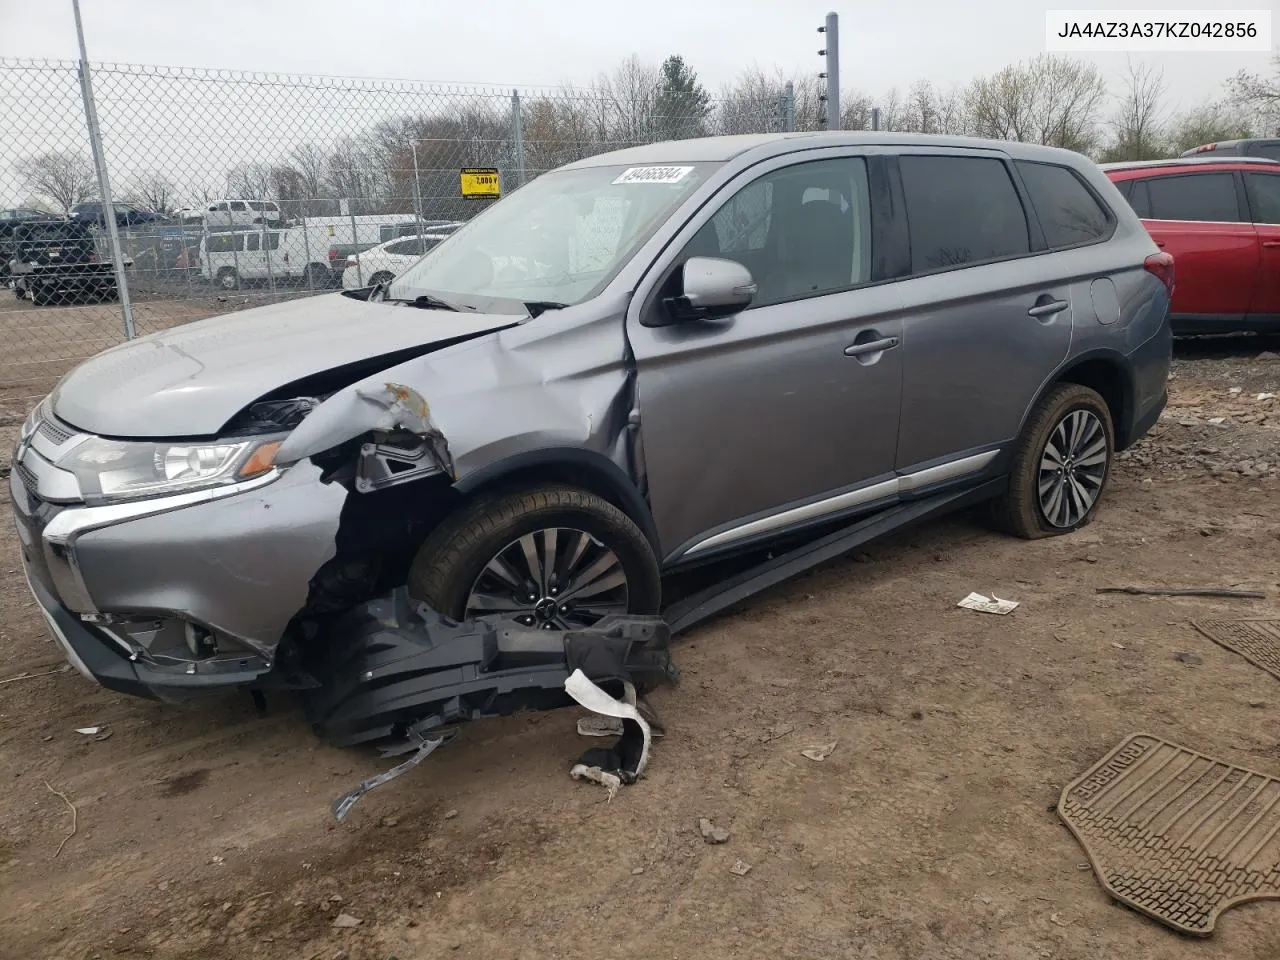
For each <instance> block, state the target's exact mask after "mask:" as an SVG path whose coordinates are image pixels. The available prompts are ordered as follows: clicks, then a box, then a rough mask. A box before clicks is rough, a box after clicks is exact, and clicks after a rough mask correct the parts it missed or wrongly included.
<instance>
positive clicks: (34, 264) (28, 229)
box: [9, 219, 117, 307]
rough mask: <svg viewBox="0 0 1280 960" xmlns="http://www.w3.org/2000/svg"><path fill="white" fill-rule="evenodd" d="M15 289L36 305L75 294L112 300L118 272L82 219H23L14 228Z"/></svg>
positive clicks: (11, 266)
mask: <svg viewBox="0 0 1280 960" xmlns="http://www.w3.org/2000/svg"><path fill="white" fill-rule="evenodd" d="M9 272H10V273H12V274H13V292H14V295H15V296H16V297H17V298H18V299H19V300H24V299H26V298H27V297H28V296H30V297H31V302H32V303H33V304H35V305H36V306H37V307H43V306H46V305H48V304H65V303H71V302H73V301H75V300H76V299H83V298H89V297H93V298H97V299H99V300H108V299H110V300H114V299H115V297H116V293H117V291H116V276H115V272H114V267H113V265H112V264H111V262H110V261H109V260H106V261H104V260H102V259H100V258H99V257H98V253H97V247H96V244H95V242H94V239H93V235H92V234H90V233H89V228H88V226H87V225H86V224H85V223H84V221H82V220H75V219H62V220H53V219H45V220H24V221H23V222H21V223H19V224H18V225H17V226H16V227H15V228H14V231H13V257H12V259H11V260H10V262H9Z"/></svg>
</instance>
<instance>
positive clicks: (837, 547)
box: [662, 477, 1006, 634]
mask: <svg viewBox="0 0 1280 960" xmlns="http://www.w3.org/2000/svg"><path fill="white" fill-rule="evenodd" d="M1005 483H1006V480H1005V479H1004V478H1003V477H1000V478H996V479H994V480H988V481H987V482H986V483H983V484H981V485H979V486H977V487H971V488H968V489H966V490H960V491H953V492H947V493H939V494H935V495H933V496H932V497H926V498H925V499H923V500H915V501H912V502H909V503H904V504H900V505H898V506H896V507H890V508H889V509H888V510H884V511H882V512H880V513H877V514H875V515H874V516H871V517H867V518H865V519H863V520H859V521H857V522H856V523H853V524H851V525H850V526H847V527H844V528H842V529H840V530H836V531H834V532H833V533H829V534H827V535H826V536H824V537H819V538H818V539H817V540H812V541H810V542H808V543H806V544H804V545H802V546H799V547H796V548H795V549H794V550H789V551H788V552H786V553H784V554H781V555H780V556H776V557H774V558H773V559H772V560H767V561H765V562H764V563H762V564H759V565H758V566H755V567H752V568H750V569H748V570H744V571H742V572H741V573H739V574H737V575H735V576H732V577H729V578H728V579H727V580H722V581H721V582H719V583H716V584H714V585H712V586H710V587H707V588H705V589H703V590H699V591H698V592H697V593H693V594H690V595H689V596H687V597H684V598H683V599H681V600H678V601H676V602H675V603H673V604H671V606H669V607H667V608H666V609H665V610H663V612H662V614H663V617H665V619H666V621H667V623H668V624H669V625H670V627H671V632H672V633H673V634H676V633H681V632H683V631H685V630H688V629H690V628H691V627H693V626H695V625H697V624H699V623H701V622H702V621H704V620H707V619H709V618H710V617H713V616H715V615H716V614H717V613H720V612H721V611H723V610H725V609H727V608H728V607H731V606H733V605H734V604H736V603H739V602H741V601H742V600H745V599H747V598H748V597H751V596H754V595H755V594H757V593H760V592H761V591H762V590H767V589H769V587H773V586H776V585H777V584H779V583H782V582H784V581H786V580H790V579H791V578H792V577H795V576H798V575H799V574H802V573H804V572H805V571H806V570H812V569H813V568H814V567H816V566H819V565H820V564H823V563H826V562H827V561H828V560H834V559H835V558H836V557H839V556H842V555H844V554H846V553H849V552H850V551H852V550H856V549H857V548H858V547H860V546H862V545H863V544H865V543H868V542H870V541H871V540H875V539H878V538H879V537H882V536H884V535H885V534H887V533H891V532H893V531H894V530H898V529H901V528H903V527H906V526H909V525H911V524H914V523H919V522H920V521H922V520H928V519H930V518H932V517H935V516H938V515H939V514H944V513H950V512H952V511H954V510H958V509H960V508H961V507H966V506H969V505H970V504H973V503H978V502H980V501H982V500H987V499H990V498H991V497H993V496H995V495H997V494H999V492H1000V490H1001V489H1002V487H1003V485H1004V484H1005Z"/></svg>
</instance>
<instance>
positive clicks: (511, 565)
mask: <svg viewBox="0 0 1280 960" xmlns="http://www.w3.org/2000/svg"><path fill="white" fill-rule="evenodd" d="M408 587H409V595H410V596H411V597H413V598H414V599H416V600H421V601H424V602H426V603H429V604H430V605H431V606H433V607H434V608H435V609H436V610H438V611H439V612H441V613H443V614H444V615H445V616H448V617H451V618H453V619H455V620H462V619H465V618H467V617H478V616H483V615H486V614H495V613H496V614H499V615H502V616H508V617H513V618H515V619H516V620H518V621H519V622H520V623H523V624H525V625H526V626H530V627H539V628H542V629H546V630H565V629H571V628H574V627H582V626H589V625H591V624H593V623H595V622H596V621H597V620H599V619H601V618H602V617H605V616H607V615H609V614H611V613H619V614H621V613H632V614H653V613H657V612H658V609H659V607H660V605H661V599H662V589H661V581H660V578H659V573H658V561H657V558H656V557H655V556H654V553H653V550H652V548H651V547H650V546H649V541H648V540H647V539H645V536H644V534H643V533H641V532H640V529H639V528H638V527H637V526H636V525H635V523H634V522H632V520H631V518H629V517H628V516H627V515H626V514H625V513H623V512H622V511H621V510H619V509H618V508H617V507H615V506H614V505H613V504H611V503H609V502H608V501H607V500H604V499H603V498H601V497H598V496H596V495H595V494H593V493H588V492H587V491H585V490H579V489H576V488H573V487H565V486H548V487H541V488H538V489H535V490H531V491H528V492H524V493H510V494H504V495H500V496H495V497H488V498H483V499H480V500H478V501H477V502H475V503H474V504H473V505H472V506H471V507H470V508H468V509H464V510H462V511H460V512H459V513H457V514H455V515H453V516H451V517H448V518H446V519H445V520H444V521H443V522H442V523H441V524H440V525H439V526H438V527H437V528H436V529H435V530H434V531H433V532H432V533H431V535H430V536H429V537H428V538H427V540H426V542H425V543H424V544H423V545H422V547H421V548H420V549H419V551H418V554H417V556H416V557H415V558H414V560H413V564H412V566H411V567H410V570H409V577H408Z"/></svg>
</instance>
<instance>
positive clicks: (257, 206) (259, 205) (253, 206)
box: [245, 200, 264, 210]
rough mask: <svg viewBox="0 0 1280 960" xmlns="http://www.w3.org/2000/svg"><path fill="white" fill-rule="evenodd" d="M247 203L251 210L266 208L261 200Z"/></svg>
mask: <svg viewBox="0 0 1280 960" xmlns="http://www.w3.org/2000/svg"><path fill="white" fill-rule="evenodd" d="M245 203H246V204H247V205H248V207H249V209H250V210H261V209H262V208H263V206H264V204H263V203H262V201H260V200H246V201H245Z"/></svg>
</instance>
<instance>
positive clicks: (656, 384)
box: [627, 149, 902, 563]
mask: <svg viewBox="0 0 1280 960" xmlns="http://www.w3.org/2000/svg"><path fill="white" fill-rule="evenodd" d="M805 156H806V157H815V159H812V160H806V161H805V162H803V163H796V162H795V157H794V156H792V157H785V158H778V159H775V160H773V161H768V162H766V163H765V164H761V165H759V166H756V167H754V168H752V171H751V172H749V173H744V174H743V175H741V176H740V177H739V178H737V179H736V180H734V181H731V182H730V183H729V184H728V185H727V186H726V187H725V188H724V190H723V192H722V194H721V195H720V197H719V198H718V201H712V203H710V204H708V205H706V206H705V207H704V208H703V211H701V212H700V213H699V214H698V215H697V216H695V218H694V219H693V220H691V221H690V223H689V224H688V225H686V227H685V229H684V230H683V231H682V233H681V234H680V235H679V236H678V237H677V242H676V244H673V245H672V248H671V249H674V250H678V251H679V252H678V253H676V254H668V255H667V256H668V257H669V259H668V260H667V261H666V262H663V261H660V262H659V263H658V264H655V268H654V270H653V271H651V272H650V277H651V278H654V279H653V280H652V282H653V287H652V289H650V290H649V291H648V292H646V291H645V290H644V288H643V286H642V288H641V289H640V290H639V291H637V297H636V301H635V302H637V303H640V304H642V306H640V308H639V310H638V311H632V312H631V313H630V314H629V316H628V326H627V333H628V337H629V339H630V341H631V346H632V350H633V352H634V355H635V362H636V368H637V378H638V394H639V410H640V419H641V428H640V431H641V433H640V437H641V445H642V448H643V459H644V469H645V474H646V477H647V482H648V495H649V501H650V505H651V508H652V510H653V515H654V520H655V523H656V526H657V529H658V535H659V539H660V541H661V547H662V551H663V553H664V554H665V555H666V560H667V562H671V563H674V562H678V561H681V560H684V559H692V558H702V557H705V556H710V555H712V554H716V553H721V552H723V551H729V550H732V549H735V548H739V547H742V546H746V545H748V544H751V543H756V542H760V541H762V540H767V539H768V538H770V537H773V536H776V535H778V534H780V533H783V532H787V531H791V530H795V529H797V528H799V527H801V526H804V525H806V524H812V523H815V522H821V521H823V520H827V519H833V518H836V517H838V516H843V515H848V514H850V513H853V512H858V511H863V510H867V509H874V508H875V507H877V506H882V505H887V504H889V503H892V502H893V501H894V500H895V499H896V490H897V483H896V480H895V479H894V455H895V450H896V444H897V434H898V419H899V407H900V393H901V384H902V359H901V357H902V349H901V347H900V346H899V344H900V343H901V337H902V321H901V317H900V315H899V306H900V301H899V298H898V295H897V294H896V293H895V292H894V285H893V284H880V285H871V284H872V280H873V276H872V263H873V258H872V202H871V190H870V184H869V176H868V168H869V166H870V165H869V163H868V160H867V159H866V158H864V157H861V156H855V155H850V154H848V153H847V152H845V151H842V150H839V149H835V150H822V151H812V152H806V154H805ZM691 256H704V257H705V256H710V257H721V258H725V259H731V260H735V261H737V262H738V263H740V264H742V265H744V266H746V267H747V268H748V269H749V270H750V271H751V273H752V276H753V278H754V279H755V281H756V283H757V285H758V288H759V289H758V292H757V294H756V296H755V298H754V299H753V301H752V303H751V304H750V306H749V307H748V308H746V309H744V310H742V311H741V312H740V313H738V314H736V315H734V316H730V317H727V318H722V319H717V320H693V321H686V322H682V323H678V324H674V325H666V326H654V325H651V324H653V323H654V322H660V320H661V318H660V313H661V312H662V311H663V310H664V309H665V308H664V306H663V303H662V301H663V298H664V297H665V296H668V295H670V294H671V293H672V289H673V284H674V285H677V286H678V285H679V283H680V277H681V267H682V265H683V263H684V262H685V261H686V260H688V259H689V258H690V257H691ZM676 292H678V291H676ZM868 344H883V345H884V346H883V347H882V348H880V349H874V350H868V349H867V345H868Z"/></svg>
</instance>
